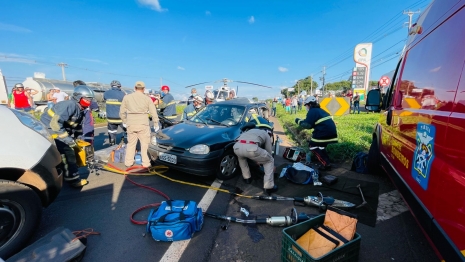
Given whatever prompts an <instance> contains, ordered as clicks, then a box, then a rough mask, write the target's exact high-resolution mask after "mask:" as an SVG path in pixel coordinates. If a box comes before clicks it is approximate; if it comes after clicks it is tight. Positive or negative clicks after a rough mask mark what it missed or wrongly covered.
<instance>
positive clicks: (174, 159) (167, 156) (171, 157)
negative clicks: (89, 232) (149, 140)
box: [158, 152, 178, 164]
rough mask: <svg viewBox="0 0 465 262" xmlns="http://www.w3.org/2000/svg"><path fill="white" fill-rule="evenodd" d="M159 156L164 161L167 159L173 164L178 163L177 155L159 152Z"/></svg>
mask: <svg viewBox="0 0 465 262" xmlns="http://www.w3.org/2000/svg"><path fill="white" fill-rule="evenodd" d="M158 158H159V159H160V160H162V161H165V162H168V163H171V164H176V162H177V160H178V159H177V156H175V155H171V154H166V153H162V152H159V153H158Z"/></svg>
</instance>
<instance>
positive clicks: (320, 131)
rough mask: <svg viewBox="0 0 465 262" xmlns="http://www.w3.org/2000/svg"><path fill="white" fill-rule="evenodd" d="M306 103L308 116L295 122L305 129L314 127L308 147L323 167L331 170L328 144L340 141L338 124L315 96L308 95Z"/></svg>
mask: <svg viewBox="0 0 465 262" xmlns="http://www.w3.org/2000/svg"><path fill="white" fill-rule="evenodd" d="M304 105H305V108H306V109H307V111H308V112H307V117H306V118H305V119H300V118H296V119H295V123H296V124H297V125H299V126H301V127H303V128H305V129H313V133H312V137H311V139H310V141H309V146H308V147H309V149H310V151H312V153H313V154H314V155H315V156H316V157H317V158H318V161H319V162H320V163H321V165H322V166H321V169H323V170H331V163H330V162H329V156H328V154H327V153H326V146H327V145H329V144H332V143H337V142H338V139H337V130H336V124H335V123H334V121H333V118H332V117H331V116H330V115H329V114H328V113H327V112H326V111H324V110H323V109H321V108H320V105H319V104H318V102H317V101H316V98H315V97H314V96H309V97H307V98H306V99H305V101H304Z"/></svg>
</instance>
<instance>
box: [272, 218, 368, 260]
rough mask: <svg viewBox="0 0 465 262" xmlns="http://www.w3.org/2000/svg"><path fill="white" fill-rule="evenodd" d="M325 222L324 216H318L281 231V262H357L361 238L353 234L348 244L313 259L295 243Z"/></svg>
mask: <svg viewBox="0 0 465 262" xmlns="http://www.w3.org/2000/svg"><path fill="white" fill-rule="evenodd" d="M324 221H325V215H324V214H322V215H319V216H317V217H314V218H312V219H310V220H307V221H305V222H302V223H299V224H297V225H293V226H291V227H287V228H285V229H283V245H282V248H281V261H286V262H309V261H318V262H336V261H337V262H342V261H358V255H359V252H360V242H361V241H362V237H361V236H360V235H359V234H357V233H355V236H354V239H352V240H351V241H349V242H348V243H346V244H344V245H342V246H340V247H338V248H335V249H334V250H332V251H331V252H329V253H328V254H326V255H324V256H322V257H319V258H313V257H312V256H310V254H309V253H308V252H307V251H305V250H304V249H303V248H301V247H300V246H299V245H298V244H297V243H296V242H295V241H296V240H297V239H299V238H300V237H301V236H302V235H303V234H305V233H306V232H307V231H309V230H310V229H311V228H312V227H314V226H320V225H322V224H323V222H324Z"/></svg>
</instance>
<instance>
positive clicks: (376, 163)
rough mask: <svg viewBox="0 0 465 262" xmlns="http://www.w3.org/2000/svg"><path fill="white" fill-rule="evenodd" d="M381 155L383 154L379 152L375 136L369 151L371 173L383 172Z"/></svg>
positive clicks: (369, 169)
mask: <svg viewBox="0 0 465 262" xmlns="http://www.w3.org/2000/svg"><path fill="white" fill-rule="evenodd" d="M380 157H381V154H380V152H379V147H378V142H377V141H376V139H375V138H374V139H373V141H372V142H371V146H370V150H369V151H368V171H369V172H370V174H373V175H378V174H382V171H383V169H382V168H381V161H380Z"/></svg>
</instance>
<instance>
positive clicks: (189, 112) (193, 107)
mask: <svg viewBox="0 0 465 262" xmlns="http://www.w3.org/2000/svg"><path fill="white" fill-rule="evenodd" d="M202 104H203V99H202V97H201V96H194V98H193V99H192V104H190V105H188V106H186V108H185V109H184V112H183V114H182V116H181V120H184V119H186V120H189V119H191V118H192V117H193V116H194V115H195V114H196V113H197V112H199V111H200V109H201V108H202Z"/></svg>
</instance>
